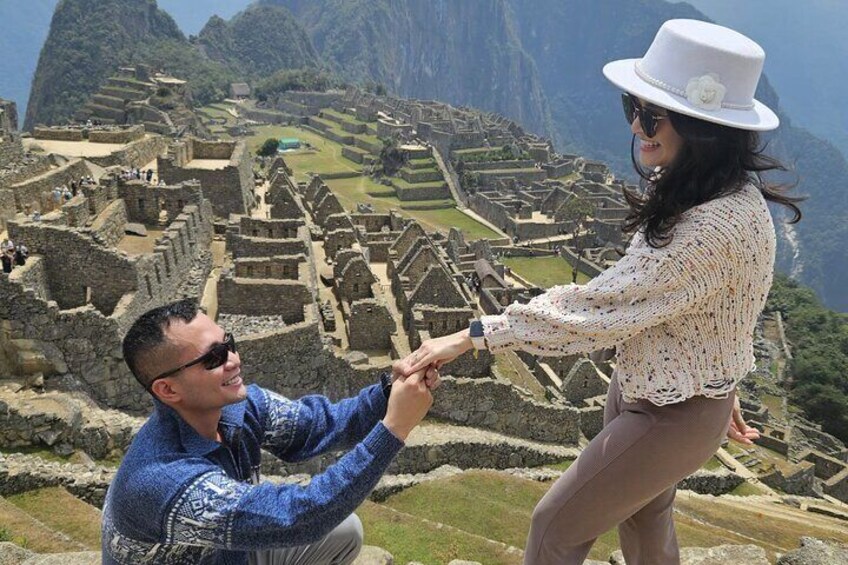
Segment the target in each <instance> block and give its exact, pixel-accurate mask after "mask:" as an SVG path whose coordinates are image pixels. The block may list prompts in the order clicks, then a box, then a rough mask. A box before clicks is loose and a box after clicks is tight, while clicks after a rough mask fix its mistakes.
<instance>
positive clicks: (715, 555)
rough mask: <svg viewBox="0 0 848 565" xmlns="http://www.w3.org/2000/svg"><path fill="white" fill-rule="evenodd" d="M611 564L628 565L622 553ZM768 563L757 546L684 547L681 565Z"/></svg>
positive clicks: (753, 564)
mask: <svg viewBox="0 0 848 565" xmlns="http://www.w3.org/2000/svg"><path fill="white" fill-rule="evenodd" d="M609 562H610V563H612V565H626V562H625V561H624V555H622V553H621V551H616V552H615V553H613V554H612V555H611V556H610V560H609ZM768 562H769V560H768V558H767V557H766V551H765V550H764V549H763V548H762V547H758V546H756V545H719V546H716V547H684V548H682V549H681V550H680V565H739V564H740V563H744V564H745V565H768ZM833 563H836V562H833Z"/></svg>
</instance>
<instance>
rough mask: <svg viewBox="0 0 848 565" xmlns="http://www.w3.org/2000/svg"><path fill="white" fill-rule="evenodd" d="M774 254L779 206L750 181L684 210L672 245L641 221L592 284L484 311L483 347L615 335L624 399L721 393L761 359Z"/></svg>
mask: <svg viewBox="0 0 848 565" xmlns="http://www.w3.org/2000/svg"><path fill="white" fill-rule="evenodd" d="M774 257H775V235H774V225H773V224H772V220H771V215H770V214H769V211H768V208H767V206H766V202H765V199H764V198H763V196H762V193H761V192H760V191H759V190H758V188H757V187H756V186H755V185H753V184H748V185H746V186H744V187H743V188H742V189H741V190H740V191H738V192H735V193H733V194H730V195H728V196H724V197H721V198H717V199H715V200H711V201H709V202H706V203H704V204H701V205H699V206H695V207H693V208H691V209H689V210H687V211H686V212H684V213H683V214H682V215H681V218H680V221H679V222H678V223H677V225H676V226H675V228H674V232H673V239H672V240H671V242H670V243H669V244H668V245H666V246H665V247H661V248H658V249H655V248H653V247H651V246H649V245H648V244H647V242H646V240H645V236H644V233H643V232H642V231H639V232H637V233H636V234H635V235H634V237H633V240H632V241H631V243H630V246H629V247H628V249H627V253H626V255H625V256H624V257H622V258H621V259H620V260H619V261H618V262H617V263H616V264H615V265H614V266H613V267H610V268H609V269H607V270H606V271H604V272H603V273H601V274H600V275H598V276H597V277H595V278H594V279H592V280H591V281H590V282H589V283H587V284H585V285H573V284H572V285H567V286H556V287H553V288H551V289H550V290H548V291H547V292H546V293H545V294H542V295H540V296H537V297H536V298H534V299H533V300H531V301H530V302H528V303H527V304H518V303H513V304H511V305H510V306H508V307H507V308H506V310H505V311H504V312H503V314H500V315H495V316H483V318H482V322H483V328H484V334H485V337H486V342H487V346H488V348H489V349H490V350H492V351H493V352H498V351H504V350H509V349H519V348H520V349H524V350H525V351H528V352H531V353H536V354H539V355H548V356H551V355H569V354H574V353H581V352H591V351H594V350H598V349H603V348H607V347H612V346H615V347H616V348H617V354H618V359H617V365H616V374H617V377H618V381H619V385H620V387H621V390H622V394H623V397H624V399H625V400H626V401H629V402H632V401H634V400H636V399H647V400H649V401H650V402H652V403H654V404H656V405H664V404H670V403H675V402H681V401H684V400H686V399H687V398H690V397H692V396H695V395H702V396H707V397H712V398H720V397H724V396H726V395H727V393H729V392H730V391H732V390H733V388H734V387H735V386H736V383H737V382H738V381H739V380H740V379H741V378H742V377H744V376H745V375H746V374H747V373H748V372H749V371H750V370H751V369H752V368H753V367H754V354H753V333H754V326H755V324H756V322H757V318H758V316H759V314H760V312H761V311H762V309H763V306H764V305H765V301H766V297H767V296H768V292H769V288H770V286H771V281H772V271H773V267H774Z"/></svg>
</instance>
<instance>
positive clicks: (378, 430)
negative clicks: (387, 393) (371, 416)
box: [362, 393, 404, 468]
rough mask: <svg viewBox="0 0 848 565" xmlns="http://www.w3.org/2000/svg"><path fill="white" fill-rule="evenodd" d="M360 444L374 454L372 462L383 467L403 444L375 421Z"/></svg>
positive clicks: (381, 423)
mask: <svg viewBox="0 0 848 565" xmlns="http://www.w3.org/2000/svg"><path fill="white" fill-rule="evenodd" d="M381 394H382V393H381ZM362 444H363V445H364V446H365V447H366V448H367V449H368V451H369V452H370V453H371V454H372V455H373V456H374V462H375V463H377V464H378V465H380V466H382V467H383V468H385V467H387V466H388V465H389V463H391V461H392V459H394V458H395V455H397V454H398V452H399V451H400V450H401V448H402V447H403V446H404V443H403V442H402V441H401V440H400V439H398V437H397V436H396V435H395V434H393V433H392V432H390V431H389V428H387V427H386V426H384V425H383V422H377V425H375V426H374V429H373V430H371V433H369V434H368V435H367V436H365V439H364V440H362Z"/></svg>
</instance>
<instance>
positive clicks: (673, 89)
mask: <svg viewBox="0 0 848 565" xmlns="http://www.w3.org/2000/svg"><path fill="white" fill-rule="evenodd" d="M641 62H642V61H641V60H639V61H636V62H635V63H634V64H633V69H634V70H635V71H636V75H637V76H638V77H639V78H641V79H642V80H644V81H645V82H647V83H648V84H650V85H651V86H655V87H657V88H659V89H661V90H665V91H666V92H671V93H672V94H676V95H677V96H680V97H682V98H687V96H686V91H685V90H683V89H681V88H676V87H674V86H672V85H670V84H668V83H666V82H663V81H661V80H659V79H656V78H654V77H652V76H651V75H649V74H648V73H646V72H645V71H644V70H642V66H641V65H640V63H641ZM721 107H722V108H727V109H729V110H753V109H754V105H753V104H731V103H730V102H724V101H722V102H721Z"/></svg>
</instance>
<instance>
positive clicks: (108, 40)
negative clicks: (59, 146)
mask: <svg viewBox="0 0 848 565" xmlns="http://www.w3.org/2000/svg"><path fill="white" fill-rule="evenodd" d="M161 41H172V42H176V43H180V42H185V41H186V39H185V37H184V36H183V34H182V32H181V31H180V29H179V28H178V27H177V24H176V23H175V22H174V20H173V19H172V18H171V17H170V16H168V14H166V13H165V12H163V11H161V10H159V9H158V8H157V6H156V2H155V0H66V1H64V2H60V3H59V5H58V6H57V7H56V11H55V12H54V14H53V20H52V22H51V23H50V33H49V35H48V36H47V41H46V42H45V43H44V47H43V48H42V50H41V55H40V56H39V58H38V67H37V69H36V72H35V77H34V79H33V82H32V90H31V92H30V98H29V103H28V104H27V112H26V119H25V121H24V129H31V128H32V127H33V126H34V125H35V124H36V123H48V124H49V123H61V122H62V121H64V120H66V119H67V118H68V117H69V116H70V115H71V114H72V113H73V111H74V110H76V109H77V108H78V107H79V106H81V105H82V104H83V103H84V102H85V100H86V99H87V98H88V97H89V95H90V94H91V93H92V92H94V91H95V90H96V89H97V88H98V87H99V86H100V83H101V82H102V81H103V80H104V79H106V78H107V77H108V76H109V75H110V74H112V73H113V72H114V71H115V70H116V69H117V67H118V66H119V65H125V64H128V63H130V62H132V61H133V60H136V59H137V57H138V55H139V54H140V53H141V52H143V51H144V50H146V49H147V48H148V47H150V45H149V44H151V43H152V44H155V43H157V42H161Z"/></svg>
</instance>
